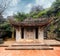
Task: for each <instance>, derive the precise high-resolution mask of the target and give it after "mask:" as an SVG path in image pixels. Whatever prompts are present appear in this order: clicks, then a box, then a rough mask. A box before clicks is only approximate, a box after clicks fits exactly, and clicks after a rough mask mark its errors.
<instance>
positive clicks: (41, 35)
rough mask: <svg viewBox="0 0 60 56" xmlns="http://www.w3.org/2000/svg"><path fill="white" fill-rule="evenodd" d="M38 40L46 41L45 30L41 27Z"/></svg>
mask: <svg viewBox="0 0 60 56" xmlns="http://www.w3.org/2000/svg"><path fill="white" fill-rule="evenodd" d="M38 39H39V40H40V41H41V40H43V39H44V30H43V29H41V28H40V27H39V29H38Z"/></svg>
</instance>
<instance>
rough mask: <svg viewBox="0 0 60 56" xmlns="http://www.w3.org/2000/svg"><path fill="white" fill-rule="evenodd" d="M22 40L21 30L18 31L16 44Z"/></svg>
mask: <svg viewBox="0 0 60 56" xmlns="http://www.w3.org/2000/svg"><path fill="white" fill-rule="evenodd" d="M20 40H21V29H19V30H18V29H16V42H19V41H20Z"/></svg>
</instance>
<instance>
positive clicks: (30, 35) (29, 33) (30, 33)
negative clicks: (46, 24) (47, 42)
mask: <svg viewBox="0 0 60 56" xmlns="http://www.w3.org/2000/svg"><path fill="white" fill-rule="evenodd" d="M24 39H35V29H33V31H27V30H26V29H24Z"/></svg>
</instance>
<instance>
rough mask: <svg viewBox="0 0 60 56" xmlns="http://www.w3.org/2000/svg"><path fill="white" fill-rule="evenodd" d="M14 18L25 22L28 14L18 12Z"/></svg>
mask: <svg viewBox="0 0 60 56" xmlns="http://www.w3.org/2000/svg"><path fill="white" fill-rule="evenodd" d="M14 17H15V19H16V20H17V21H23V20H24V19H26V18H27V14H25V13H20V12H18V13H17V14H15V15H14Z"/></svg>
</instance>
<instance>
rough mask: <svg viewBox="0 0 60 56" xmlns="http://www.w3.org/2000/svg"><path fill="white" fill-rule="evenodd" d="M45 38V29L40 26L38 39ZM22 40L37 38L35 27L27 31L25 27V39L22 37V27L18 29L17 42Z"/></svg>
mask: <svg viewBox="0 0 60 56" xmlns="http://www.w3.org/2000/svg"><path fill="white" fill-rule="evenodd" d="M43 39H44V31H43V29H40V27H39V28H38V39H37V40H40V41H41V40H43ZM21 40H36V35H35V29H33V31H27V30H26V29H24V39H22V38H21V28H19V30H18V29H16V42H20V41H21Z"/></svg>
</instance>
